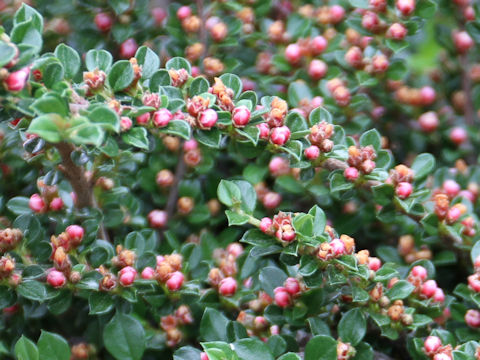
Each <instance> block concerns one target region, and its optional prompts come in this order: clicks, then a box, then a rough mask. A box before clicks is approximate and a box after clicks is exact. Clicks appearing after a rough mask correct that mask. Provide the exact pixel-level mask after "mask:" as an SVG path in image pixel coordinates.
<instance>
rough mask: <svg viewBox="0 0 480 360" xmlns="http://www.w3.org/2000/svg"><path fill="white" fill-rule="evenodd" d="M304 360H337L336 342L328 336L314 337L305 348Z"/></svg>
mask: <svg viewBox="0 0 480 360" xmlns="http://www.w3.org/2000/svg"><path fill="white" fill-rule="evenodd" d="M305 360H337V341H336V340H335V339H333V338H332V337H330V336H326V335H318V336H314V337H313V338H312V339H310V341H309V342H308V343H307V346H306V347H305Z"/></svg>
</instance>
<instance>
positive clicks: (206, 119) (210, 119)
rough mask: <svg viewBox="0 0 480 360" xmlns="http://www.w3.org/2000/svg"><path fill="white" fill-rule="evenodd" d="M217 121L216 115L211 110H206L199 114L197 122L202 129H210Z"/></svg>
mask: <svg viewBox="0 0 480 360" xmlns="http://www.w3.org/2000/svg"><path fill="white" fill-rule="evenodd" d="M217 120H218V114H217V112H216V111H215V110H213V109H207V110H205V111H203V112H202V113H201V114H200V118H199V119H198V122H199V123H200V127H201V128H203V129H210V128H211V127H212V126H213V125H215V123H216V122H217Z"/></svg>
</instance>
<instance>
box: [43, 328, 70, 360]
mask: <svg viewBox="0 0 480 360" xmlns="http://www.w3.org/2000/svg"><path fill="white" fill-rule="evenodd" d="M38 351H39V353H40V359H41V360H70V346H68V343H67V341H66V340H65V339H64V338H63V337H61V336H60V335H57V334H54V333H51V332H48V331H45V330H42V334H41V335H40V339H38Z"/></svg>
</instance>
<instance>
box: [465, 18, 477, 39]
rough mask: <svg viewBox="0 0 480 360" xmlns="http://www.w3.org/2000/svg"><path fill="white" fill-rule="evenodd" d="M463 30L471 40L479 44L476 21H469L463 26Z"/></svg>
mask: <svg viewBox="0 0 480 360" xmlns="http://www.w3.org/2000/svg"><path fill="white" fill-rule="evenodd" d="M465 30H467V32H468V33H469V34H470V36H471V37H472V39H473V40H474V41H475V42H476V43H477V44H480V23H479V22H478V20H477V21H469V22H467V23H466V24H465Z"/></svg>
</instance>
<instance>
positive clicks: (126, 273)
mask: <svg viewBox="0 0 480 360" xmlns="http://www.w3.org/2000/svg"><path fill="white" fill-rule="evenodd" d="M118 275H119V282H120V284H121V285H122V286H130V285H132V284H133V282H134V281H135V277H136V276H137V270H135V269H134V268H133V267H131V266H126V267H124V268H123V269H122V270H120V272H119V274H118Z"/></svg>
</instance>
